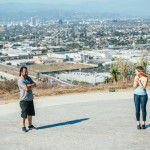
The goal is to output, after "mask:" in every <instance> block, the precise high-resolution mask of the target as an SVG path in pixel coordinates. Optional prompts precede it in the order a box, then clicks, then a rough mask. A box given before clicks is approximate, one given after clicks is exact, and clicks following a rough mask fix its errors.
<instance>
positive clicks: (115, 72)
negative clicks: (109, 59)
mask: <svg viewBox="0 0 150 150" xmlns="http://www.w3.org/2000/svg"><path fill="white" fill-rule="evenodd" d="M110 74H111V75H112V80H113V81H115V82H117V81H118V75H119V72H118V65H111V66H110Z"/></svg>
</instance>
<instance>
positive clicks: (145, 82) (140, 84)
mask: <svg viewBox="0 0 150 150" xmlns="http://www.w3.org/2000/svg"><path fill="white" fill-rule="evenodd" d="M138 83H139V86H140V87H141V89H142V90H144V89H145V88H146V86H147V83H148V78H147V77H145V79H144V84H143V85H142V83H141V81H140V80H138Z"/></svg>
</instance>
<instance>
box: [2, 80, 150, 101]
mask: <svg viewBox="0 0 150 150" xmlns="http://www.w3.org/2000/svg"><path fill="white" fill-rule="evenodd" d="M132 83H133V82H132V81H126V82H123V81H120V82H117V83H107V84H101V85H98V86H93V85H81V84H79V85H76V86H72V87H70V86H66V87H62V86H60V85H59V84H55V85H49V84H47V83H42V82H39V83H37V87H36V88H35V89H34V90H33V93H34V97H35V98H36V97H43V96H56V95H64V94H70V93H83V92H92V91H98V92H106V91H107V92H108V91H109V89H110V88H115V89H116V91H132V90H133V88H132ZM4 85H5V86H4ZM4 85H3V87H5V88H4V89H2V88H0V104H5V103H9V102H12V101H18V100H19V94H20V93H19V89H18V87H17V85H16V84H15V81H10V82H7V84H6V83H4ZM6 85H7V86H9V87H8V88H6ZM1 87H2V86H1ZM10 89H11V90H10ZM147 89H148V90H149V89H150V87H147Z"/></svg>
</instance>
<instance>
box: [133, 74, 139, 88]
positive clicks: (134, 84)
mask: <svg viewBox="0 0 150 150" xmlns="http://www.w3.org/2000/svg"><path fill="white" fill-rule="evenodd" d="M137 79H138V77H137V76H135V78H134V82H133V88H136V87H137V85H138V82H137V81H138V80H137Z"/></svg>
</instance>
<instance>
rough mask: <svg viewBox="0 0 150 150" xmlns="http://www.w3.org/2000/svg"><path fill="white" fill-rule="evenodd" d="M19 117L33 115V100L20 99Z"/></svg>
mask: <svg viewBox="0 0 150 150" xmlns="http://www.w3.org/2000/svg"><path fill="white" fill-rule="evenodd" d="M20 108H21V117H22V118H27V116H35V111H34V103H33V101H20Z"/></svg>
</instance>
